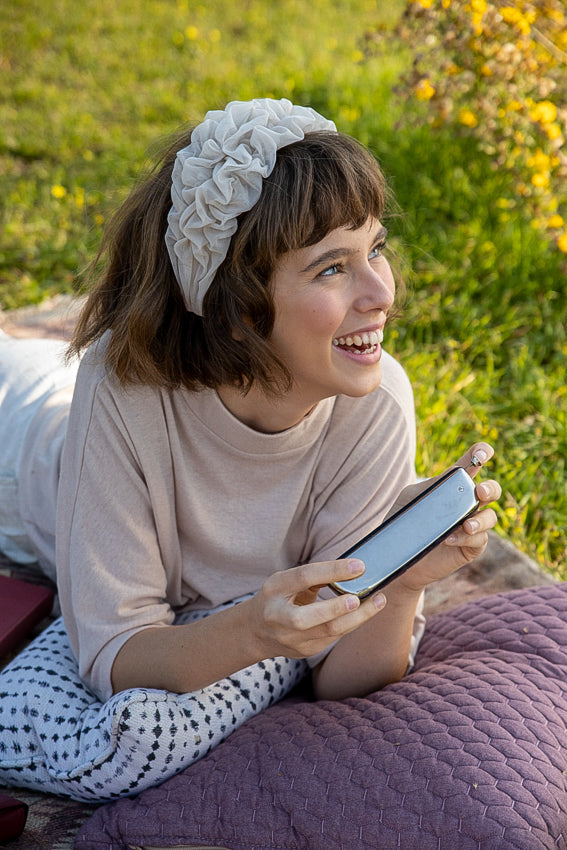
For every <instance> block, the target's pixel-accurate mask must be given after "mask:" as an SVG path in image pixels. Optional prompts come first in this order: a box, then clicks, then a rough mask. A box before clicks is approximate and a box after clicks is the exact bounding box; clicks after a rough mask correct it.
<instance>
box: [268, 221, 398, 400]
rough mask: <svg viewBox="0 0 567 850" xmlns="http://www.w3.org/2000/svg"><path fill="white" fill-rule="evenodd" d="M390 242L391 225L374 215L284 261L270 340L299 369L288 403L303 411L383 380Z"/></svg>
mask: <svg viewBox="0 0 567 850" xmlns="http://www.w3.org/2000/svg"><path fill="white" fill-rule="evenodd" d="M385 240H386V229H385V228H384V227H383V226H382V225H381V224H380V222H379V221H377V220H376V219H369V220H368V221H367V223H366V224H365V225H364V226H363V227H361V228H360V229H359V230H347V229H346V228H342V227H341V228H338V229H337V230H333V231H331V233H329V234H327V236H325V238H324V239H322V240H321V241H320V242H317V244H315V245H311V246H309V247H307V248H301V249H299V250H297V251H290V252H289V253H287V254H284V256H283V257H282V258H281V260H280V261H279V263H278V265H277V267H276V271H275V273H274V276H273V279H272V286H273V297H274V303H275V308H276V313H275V314H276V318H275V323H274V328H273V332H272V334H271V337H270V344H271V346H272V348H273V350H274V352H275V353H276V354H277V355H278V357H279V358H280V359H281V360H282V361H283V362H284V363H285V364H286V366H287V367H288V369H289V370H290V371H291V373H292V375H293V381H294V382H293V387H292V389H291V391H290V398H289V399H288V402H291V401H292V400H293V401H294V402H297V404H298V410H299V409H301V408H302V407H305V408H306V409H305V412H307V410H309V409H310V407H312V406H313V405H314V404H316V403H317V402H318V401H321V400H322V399H323V398H327V397H329V396H334V395H338V394H343V395H347V396H363V395H366V394H367V393H369V392H372V391H373V390H375V389H376V388H377V387H378V385H379V384H380V380H381V377H382V371H381V365H380V358H381V356H382V348H381V342H382V338H383V330H384V325H385V323H386V317H387V314H388V311H389V310H390V308H391V306H392V303H393V301H394V293H395V282H394V278H393V275H392V271H391V269H390V265H389V263H388V261H387V260H386V259H385V257H384V256H383V254H382V250H383V248H384V246H385Z"/></svg>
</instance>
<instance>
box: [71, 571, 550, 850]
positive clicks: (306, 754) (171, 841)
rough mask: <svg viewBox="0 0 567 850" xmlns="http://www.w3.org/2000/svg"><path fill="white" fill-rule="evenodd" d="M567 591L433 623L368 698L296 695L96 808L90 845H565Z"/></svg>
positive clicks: (462, 848) (370, 849) (500, 599)
mask: <svg viewBox="0 0 567 850" xmlns="http://www.w3.org/2000/svg"><path fill="white" fill-rule="evenodd" d="M566 774H567V585H551V586H545V587H541V588H535V589H528V590H520V591H515V592H513V593H508V594H501V595H498V596H491V597H487V598H486V599H483V600H480V601H475V602H471V603H468V604H466V605H462V606H460V607H459V608H456V609H453V610H452V611H449V612H447V613H444V614H440V615H438V616H436V617H432V618H431V619H430V621H429V622H428V626H427V629H426V634H425V637H424V639H423V641H422V644H421V647H420V651H419V654H418V658H417V662H416V667H415V669H414V671H413V672H412V673H411V674H410V675H408V676H407V677H406V678H405V679H404V680H403V681H401V682H398V683H397V684H395V685H391V686H389V687H387V688H385V689H384V690H382V691H379V692H378V693H375V694H372V695H371V696H369V697H367V698H365V699H349V700H344V701H341V702H310V701H308V700H305V699H298V698H297V697H296V698H288V699H286V700H284V701H283V702H281V703H279V704H278V705H276V706H274V707H272V708H269V709H267V710H266V711H265V712H263V713H262V714H260V715H258V716H257V717H255V718H253V719H252V720H249V721H248V722H246V723H245V724H244V725H243V726H241V727H240V728H239V729H237V730H236V731H235V732H234V733H233V734H232V736H231V737H230V738H229V739H228V740H227V741H225V742H224V743H222V744H220V745H219V746H218V747H217V748H216V749H215V750H213V752H212V753H210V754H209V755H208V756H207V757H206V758H204V759H203V760H202V761H200V762H197V763H196V764H194V765H192V766H191V767H189V768H187V769H186V770H185V771H184V772H183V773H181V774H179V775H178V776H175V777H173V778H172V779H169V780H167V781H166V782H164V783H163V784H162V785H161V786H160V787H159V788H153V789H150V790H148V791H144V792H143V793H141V794H140V795H139V796H138V797H136V798H134V799H124V800H120V801H118V802H116V803H112V804H109V805H106V806H103V807H101V808H100V809H98V810H97V811H96V812H95V814H94V815H93V816H92V817H91V818H90V819H89V820H88V821H87V822H86V824H85V825H84V826H83V827H82V829H81V831H80V832H79V834H78V836H77V839H76V844H75V848H78V850H123V848H127V847H132V846H135V847H142V848H145V847H160V848H161V847H179V846H184V847H224V848H229V850H274V848H280V849H281V850H283V848H285V850H339V848H340V850H377V848H378V850H389V848H400V847H401V848H404V850H414V848H415V850H430V848H431V850H433V849H434V850H468V848H471V850H472V848H474V850H478V848H482V850H512V848H514V850H518V848H520V850H537V849H538V848H555V850H557V848H563V849H564V850H565V848H567V788H566V783H567V779H566Z"/></svg>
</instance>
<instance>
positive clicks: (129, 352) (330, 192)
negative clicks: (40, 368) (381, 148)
mask: <svg viewBox="0 0 567 850" xmlns="http://www.w3.org/2000/svg"><path fill="white" fill-rule="evenodd" d="M189 141H190V136H189V135H188V133H187V131H185V132H184V133H182V134H181V135H179V136H177V137H176V138H175V139H174V140H173V142H172V143H171V144H170V145H169V147H168V148H167V150H166V151H165V153H164V154H163V156H162V157H161V159H160V161H159V162H158V163H157V165H156V167H155V169H154V170H153V172H152V173H151V174H150V176H149V177H148V178H147V179H146V180H145V181H144V182H143V183H141V184H140V185H139V186H138V187H137V188H136V189H135V190H134V191H133V192H132V194H131V195H130V197H129V198H128V199H127V201H126V202H125V203H124V205H123V206H122V207H121V208H120V210H119V211H118V213H117V214H116V216H115V217H114V219H113V221H112V222H111V225H110V227H109V228H108V230H107V232H106V234H105V237H104V240H103V244H102V246H101V249H100V251H99V254H98V256H97V258H96V260H95V264H93V268H94V267H96V266H98V264H99V262H100V260H101V259H102V258H104V257H106V258H107V259H106V267H105V268H104V270H103V273H102V274H101V275H100V277H99V278H98V280H96V281H95V284H94V286H93V288H92V289H91V291H90V294H89V296H88V298H87V301H86V304H85V307H84V309H83V311H82V314H81V316H80V318H79V322H78V324H77V327H76V329H75V333H74V336H73V339H72V341H71V344H70V348H69V353H70V355H73V354H78V353H80V352H81V351H82V349H84V348H85V347H86V346H88V345H90V344H91V343H92V342H94V341H95V340H97V339H99V338H100V337H101V336H102V334H103V333H105V331H107V330H111V331H112V333H111V334H110V336H109V341H108V345H107V348H106V352H105V357H106V364H107V366H108V367H109V368H110V369H111V370H112V371H114V372H115V373H116V375H117V377H118V378H119V379H120V381H122V382H128V381H139V382H143V383H146V384H154V385H155V384H158V385H163V386H170V387H176V386H185V387H187V388H189V389H191V390H194V389H200V388H202V387H212V388H217V387H219V386H221V385H222V384H232V385H236V386H239V387H241V388H243V389H245V390H246V389H248V388H249V387H250V386H251V385H252V383H253V382H254V381H258V383H259V384H260V385H261V386H262V388H263V389H264V390H266V391H278V390H279V391H281V390H284V389H285V388H287V387H289V386H290V385H291V375H290V374H289V372H288V370H287V369H286V367H285V364H283V363H281V362H280V361H279V360H278V359H277V358H276V357H275V355H274V354H273V352H272V350H271V347H270V344H269V338H270V334H271V331H272V328H273V324H274V318H275V315H274V302H273V298H272V293H271V288H270V282H271V279H272V275H273V273H274V270H275V267H276V263H277V261H278V259H279V258H280V257H281V256H282V255H283V254H285V253H286V252H287V251H292V250H295V249H297V248H301V247H305V246H308V245H314V244H315V243H316V242H319V241H320V240H321V239H323V237H324V236H326V235H327V234H328V233H329V232H330V231H332V230H334V229H335V228H337V227H348V228H352V229H356V228H358V227H362V226H363V225H364V224H365V222H366V221H367V220H368V218H369V217H373V218H383V216H384V214H385V211H386V206H387V200H388V190H387V187H386V182H385V180H384V177H383V175H382V172H381V171H380V168H379V166H378V164H377V162H376V160H375V159H374V157H373V156H372V155H371V154H370V152H369V151H368V150H367V149H366V148H365V147H363V146H362V145H360V144H359V143H358V142H357V141H355V140H354V139H353V138H351V137H350V136H345V135H342V134H340V133H332V132H328V131H320V132H313V133H308V134H307V135H306V136H305V138H304V139H303V140H301V141H299V142H295V143H293V144H291V145H288V146H287V147H284V148H282V149H280V151H279V152H278V154H277V158H276V164H275V167H274V169H273V171H272V173H271V174H270V176H269V177H267V178H266V179H265V180H264V184H263V188H262V194H261V196H260V199H259V200H258V202H257V203H256V204H255V206H254V207H253V208H252V209H251V210H249V211H248V212H245V213H243V214H242V215H241V216H240V217H239V220H238V229H237V231H236V233H235V234H234V236H233V237H232V240H231V243H230V248H229V251H228V254H227V256H226V258H225V260H224V261H223V263H222V264H221V266H220V267H219V269H218V271H217V273H216V275H215V278H214V280H213V282H212V284H211V286H210V288H209V291H208V292H207V294H206V296H205V299H204V302H203V317H200V316H196V315H194V314H193V313H190V312H188V311H187V309H186V307H185V304H184V301H183V298H182V295H181V291H180V288H179V286H178V284H177V281H176V280H175V276H174V274H173V270H172V267H171V264H170V261H169V256H168V253H167V249H166V246H165V232H166V229H167V215H168V212H169V210H170V208H171V196H170V190H171V172H172V169H173V164H174V162H175V157H176V153H177V151H178V150H180V149H181V148H183V147H185V146H186V145H187V144H189ZM93 276H94V275H93Z"/></svg>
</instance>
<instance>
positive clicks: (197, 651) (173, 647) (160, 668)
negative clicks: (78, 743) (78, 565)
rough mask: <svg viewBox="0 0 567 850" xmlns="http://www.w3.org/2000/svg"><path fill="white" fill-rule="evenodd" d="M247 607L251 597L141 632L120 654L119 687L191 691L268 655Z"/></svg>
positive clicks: (115, 666) (115, 675)
mask: <svg viewBox="0 0 567 850" xmlns="http://www.w3.org/2000/svg"><path fill="white" fill-rule="evenodd" d="M246 609H247V602H246V601H245V602H241V603H240V604H238V605H235V606H234V607H232V608H227V609H226V610H225V611H221V612H219V613H216V614H212V615H211V616H210V617H205V618H204V619H202V620H198V621H197V622H195V623H190V624H187V625H179V626H156V627H153V626H150V627H148V628H146V629H143V630H142V631H140V632H137V633H136V634H135V635H133V636H132V637H131V638H130V639H129V640H128V641H127V642H126V643H125V644H124V645H123V646H122V647H121V649H120V650H119V652H118V654H117V656H116V658H115V660H114V664H113V667H112V686H113V690H114V692H115V693H117V692H118V691H122V690H125V689H127V688H136V687H143V688H160V689H165V690H168V691H173V692H174V693H188V692H190V691H197V690H200V689H201V688H205V687H207V685H211V684H213V683H214V682H218V681H219V680H220V679H224V678H225V677H226V676H229V675H231V674H232V673H235V672H236V671H237V670H242V669H243V668H244V667H248V666H249V665H250V664H254V663H255V662H256V661H260V660H262V657H264V656H263V655H262V651H261V649H260V648H259V647H258V646H257V644H256V642H255V641H254V639H253V636H252V634H251V632H250V629H249V628H247V619H248V618H247V610H246Z"/></svg>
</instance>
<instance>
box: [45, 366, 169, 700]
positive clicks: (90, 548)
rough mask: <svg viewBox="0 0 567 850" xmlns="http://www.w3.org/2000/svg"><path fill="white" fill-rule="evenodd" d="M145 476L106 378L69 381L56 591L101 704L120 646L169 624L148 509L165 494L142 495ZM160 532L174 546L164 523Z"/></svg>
mask: <svg viewBox="0 0 567 850" xmlns="http://www.w3.org/2000/svg"><path fill="white" fill-rule="evenodd" d="M89 368H90V367H89ZM146 401H147V399H146ZM141 402H142V403H143V402H144V399H141ZM158 412H159V411H156V413H158ZM146 472H147V471H146V470H144V469H142V467H141V464H140V462H139V458H138V456H137V452H136V447H135V442H134V440H133V439H132V435H131V434H130V431H129V427H128V425H127V423H126V422H125V421H124V419H123V417H122V415H121V410H120V407H119V405H118V404H117V403H116V399H115V397H114V393H113V390H112V387H111V386H110V385H109V381H108V379H107V378H103V379H102V380H94V379H92V378H91V379H89V380H83V381H81V375H79V380H78V383H77V388H76V391H75V396H74V399H73V403H72V406H71V413H70V419H69V427H68V432H67V439H66V444H65V448H64V453H63V460H62V470H61V480H60V486H59V496H58V506H57V570H58V588H59V597H60V602H61V610H62V614H63V618H64V621H65V626H66V629H67V632H68V634H69V639H70V642H71V646H72V648H73V651H74V652H75V655H76V657H77V660H78V664H79V670H80V674H81V676H82V677H83V678H84V679H85V680H86V681H87V682H88V683H89V685H90V686H91V687H92V689H93V690H94V691H95V692H96V693H97V695H98V696H99V697H100V698H101V699H103V700H106V699H108V698H109V697H110V696H111V695H112V685H111V670H112V664H113V661H114V659H115V657H116V654H117V653H118V651H119V649H120V648H121V647H122V645H123V644H124V643H125V642H126V641H127V640H128V639H129V638H130V637H131V636H132V635H134V634H135V633H136V632H138V631H140V630H142V629H144V628H146V627H148V626H155V627H159V626H165V625H169V624H171V623H172V622H173V618H174V613H173V610H172V607H171V604H170V601H168V597H170V593H169V589H168V586H167V583H168V577H167V575H166V571H165V570H164V567H163V559H162V551H161V548H162V547H161V545H160V539H159V536H158V533H157V530H156V525H155V520H154V517H153V512H152V499H154V498H155V499H158V500H159V499H160V498H161V500H162V502H167V500H168V499H169V500H170V498H171V497H170V494H168V493H163V494H160V493H151V492H150V489H149V486H148V482H147V475H146ZM153 478H155V482H156V483H155V484H154V485H153V486H160V487H165V486H166V483H165V482H166V481H167V478H166V476H153ZM169 532H170V539H171V541H172V544H171V545H173V546H174V545H175V543H174V541H175V540H176V532H175V518H174V517H172V523H171V528H170V529H169ZM167 545H169V544H167Z"/></svg>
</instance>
